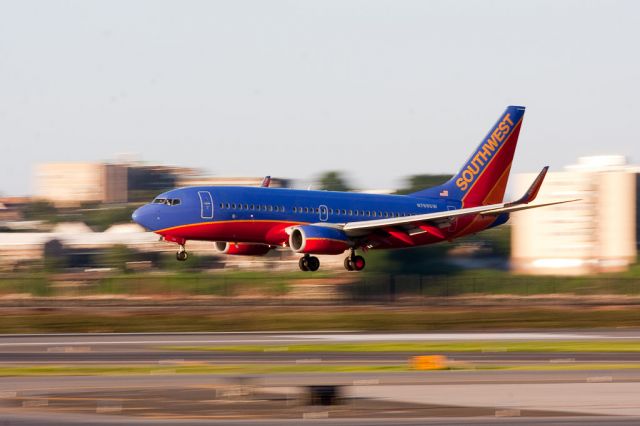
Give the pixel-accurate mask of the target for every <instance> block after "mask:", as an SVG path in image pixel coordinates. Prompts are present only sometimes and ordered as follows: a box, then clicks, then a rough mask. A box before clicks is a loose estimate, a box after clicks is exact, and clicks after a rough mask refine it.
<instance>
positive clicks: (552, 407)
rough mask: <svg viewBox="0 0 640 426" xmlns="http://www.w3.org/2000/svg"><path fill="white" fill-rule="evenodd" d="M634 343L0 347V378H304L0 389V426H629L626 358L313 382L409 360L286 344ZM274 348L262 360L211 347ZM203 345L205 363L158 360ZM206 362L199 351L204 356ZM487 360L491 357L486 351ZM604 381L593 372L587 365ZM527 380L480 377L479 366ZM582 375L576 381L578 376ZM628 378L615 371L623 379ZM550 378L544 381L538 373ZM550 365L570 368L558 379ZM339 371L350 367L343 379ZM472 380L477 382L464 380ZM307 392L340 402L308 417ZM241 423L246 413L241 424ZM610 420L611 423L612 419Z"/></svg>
mask: <svg viewBox="0 0 640 426" xmlns="http://www.w3.org/2000/svg"><path fill="white" fill-rule="evenodd" d="M474 341H475V342H514V341H515V342H519V341H522V342H529V341H539V342H549V343H550V344H552V343H553V342H567V341H575V342H605V341H610V342H635V341H639V342H640V332H638V331H635V330H587V331H572V330H567V331H558V332H549V331H539V332H527V333H520V332H506V333H401V334H393V333H358V332H347V333H337V332H333V331H326V332H316V333H299V332H279V333H275V332H272V333H189V334H154V333H150V334H59V335H1V336H0V371H2V369H3V368H9V367H12V366H16V365H18V366H25V365H27V366H29V365H31V366H33V365H35V366H37V365H43V366H46V365H52V364H54V365H68V366H72V367H73V366H82V365H86V366H92V365H112V366H120V365H122V366H127V365H132V364H135V365H145V366H147V365H151V366H153V365H156V366H167V365H168V366H171V365H191V363H197V364H196V365H201V364H202V365H217V366H224V365H245V364H246V365H256V364H257V365H276V366H285V367H286V366H288V365H293V366H295V365H304V366H308V367H309V370H308V372H293V373H291V372H279V373H277V374H243V373H229V374H225V373H218V374H175V373H171V371H167V370H162V371H160V372H159V373H154V372H153V371H151V372H150V373H149V374H144V375H139V374H138V375H132V374H117V373H115V374H114V375H99V376H55V377H54V376H33V377H27V376H20V375H18V376H4V377H1V378H0V384H1V386H0V420H2V421H3V422H2V423H1V424H3V425H14V424H15V425H36V424H38V425H40V424H44V425H56V424H87V423H91V424H97V425H111V424H134V425H138V424H141V425H142V424H144V425H148V424H172V425H174V424H175V425H181V424H184V425H188V424H203V423H206V424H211V423H212V422H213V423H223V424H238V425H245V424H264V425H268V424H297V423H299V422H300V421H301V420H303V419H304V422H305V424H314V425H315V424H348V425H351V424H353V425H360V424H388V423H389V417H388V416H390V415H391V413H395V414H393V423H394V424H406V425H413V424H425V423H428V424H441V425H450V424H479V425H484V424H522V425H539V424H554V425H556V424H560V425H562V424H564V425H577V424H581V425H585V424H586V425H591V424H592V425H595V424H599V425H600V424H620V425H627V424H637V423H639V422H640V399H638V398H637V395H639V394H640V368H637V367H636V365H637V364H640V351H637V352H634V351H618V352H580V351H576V352H571V351H568V352H544V351H543V352H505V351H500V350H497V351H493V352H492V351H489V352H482V351H475V352H450V353H445V354H446V355H447V356H448V358H449V359H450V360H451V361H454V362H459V363H462V364H461V365H473V366H474V367H473V368H476V369H470V368H469V367H464V368H461V369H455V370H450V371H447V370H445V371H402V372H350V371H348V370H347V371H345V372H326V371H322V370H319V372H314V368H316V367H317V366H320V367H322V366H326V365H337V366H344V367H345V368H347V367H349V366H353V368H356V369H357V368H358V366H359V365H365V366H366V365H380V366H384V365H389V366H394V365H407V363H408V360H409V359H410V358H411V357H412V356H414V355H416V353H414V352H395V351H382V352H359V351H352V352H348V351H347V352H331V351H326V350H318V351H311V352H305V353H295V352H289V351H287V350H286V347H287V345H296V344H297V345H299V344H309V343H320V344H326V343H340V344H342V343H346V344H349V343H354V344H357V343H363V342H386V343H393V342H396V343H397V342H474ZM234 345H236V346H237V345H275V347H276V348H277V350H275V351H256V350H253V351H252V350H247V351H233V352H229V351H222V350H215V347H216V346H220V347H224V346H226V347H229V346H234ZM172 346H176V347H180V346H189V347H191V346H195V347H197V346H205V347H207V349H208V350H207V351H193V350H181V349H177V350H168V349H167V347H172ZM209 349H212V350H209ZM494 349H495V348H494ZM598 363H600V364H602V365H605V366H606V365H608V364H611V365H613V364H615V365H616V366H617V367H616V368H606V367H604V368H594V367H593V365H594V364H598ZM493 364H500V365H513V366H518V365H526V366H534V367H536V366H540V367H541V368H542V369H541V370H535V369H534V370H523V371H519V370H495V369H487V370H485V369H483V367H482V366H483V365H487V366H490V365H493ZM581 364H583V365H585V367H584V368H581V367H580V365H581ZM627 364H628V365H629V368H626V367H624V366H625V365H627ZM548 366H552V367H553V368H552V369H551V370H547V368H548ZM564 366H571V368H569V367H567V368H566V369H565V368H564ZM349 368H351V367H349ZM477 368H479V369H477ZM310 386H331V387H335V389H339V391H340V402H339V403H338V404H335V405H330V406H321V405H313V404H309V402H308V401H307V399H306V398H307V396H305V395H307V392H309V389H310ZM251 413H253V414H251ZM619 416H623V417H619Z"/></svg>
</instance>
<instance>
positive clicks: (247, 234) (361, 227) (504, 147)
mask: <svg viewBox="0 0 640 426" xmlns="http://www.w3.org/2000/svg"><path fill="white" fill-rule="evenodd" d="M524 112H525V108H524V107H521V106H509V107H507V109H506V110H505V111H504V113H503V114H502V115H501V116H500V118H499V119H498V121H497V122H496V124H495V125H494V126H493V127H492V128H491V129H490V130H489V133H488V134H487V136H485V138H484V139H482V141H481V142H480V144H479V145H478V147H477V148H476V149H475V150H474V151H472V153H471V156H470V157H469V158H468V159H467V161H466V162H465V163H464V165H463V166H462V168H461V169H460V171H459V172H458V173H457V174H456V175H455V176H453V177H452V178H451V179H450V180H449V181H447V182H445V183H444V184H442V185H438V186H435V187H432V188H428V189H423V190H421V191H418V192H414V193H412V194H409V195H379V194H366V193H352V192H336V191H315V190H298V189H287V188H270V187H269V183H270V177H269V176H267V177H266V178H265V179H264V181H263V183H262V185H261V186H260V187H239V186H226V187H224V186H195V187H186V188H178V189H173V190H170V191H167V192H164V193H162V194H160V195H158V196H157V197H156V198H155V199H154V200H153V201H152V202H151V203H149V204H146V205H144V206H142V207H140V208H138V209H137V210H136V211H135V212H134V213H133V215H132V219H133V220H134V221H135V222H136V223H138V224H140V225H142V226H143V227H144V228H146V229H148V230H150V231H153V232H155V233H156V234H159V235H160V236H161V239H162V240H164V241H167V242H171V243H176V244H178V251H177V253H176V258H177V259H178V260H180V261H184V260H187V257H188V254H187V251H186V249H185V244H186V243H187V241H190V240H204V241H212V242H214V244H215V247H216V249H217V250H218V251H220V252H222V253H225V254H227V255H247V256H261V255H265V254H267V253H268V252H269V251H270V250H271V249H273V248H275V247H279V246H281V247H289V248H290V249H291V250H293V251H294V252H295V253H299V254H301V255H302V256H301V257H300V260H299V262H298V265H299V268H300V269H301V270H302V271H317V270H318V268H319V267H320V261H319V260H318V258H317V257H316V256H315V255H319V254H324V255H339V254H343V253H344V252H345V251H349V254H348V256H347V257H346V258H345V260H344V267H345V269H346V270H348V271H361V270H363V269H364V267H365V259H364V257H363V256H362V255H358V254H357V252H356V251H357V250H359V251H362V252H365V251H367V250H379V249H395V248H406V247H416V246H421V245H425V244H433V243H439V242H443V241H453V240H454V239H456V238H460V237H463V236H465V235H470V234H475V233H478V232H480V231H483V230H486V229H489V228H493V227H496V226H499V225H502V224H504V223H505V222H507V220H508V219H509V214H510V213H512V212H516V211H519V210H525V209H530V208H537V207H544V206H549V205H554V204H560V203H565V202H570V201H575V200H564V201H557V202H552V203H546V204H531V202H532V201H534V200H535V198H536V196H537V194H538V191H539V190H540V187H541V185H542V182H543V180H544V177H545V175H546V173H547V170H548V167H544V168H543V169H542V171H541V172H540V174H539V175H538V176H537V177H536V179H535V180H534V181H533V183H532V184H531V187H530V188H529V189H528V190H527V192H526V193H525V194H524V195H523V196H522V197H521V198H520V199H518V200H516V201H513V202H506V203H505V202H504V201H503V198H504V193H505V189H506V186H507V181H508V179H509V172H510V170H511V163H512V161H513V157H514V153H515V149H516V145H517V142H518V136H519V134H520V129H521V127H522V119H523V117H524Z"/></svg>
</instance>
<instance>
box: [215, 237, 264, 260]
mask: <svg viewBox="0 0 640 426" xmlns="http://www.w3.org/2000/svg"><path fill="white" fill-rule="evenodd" d="M215 246H216V250H218V251H219V252H221V253H224V254H230V255H240V256H264V255H265V254H267V253H268V252H269V250H271V246H268V245H266V244H251V243H226V242H224V241H216V242H215Z"/></svg>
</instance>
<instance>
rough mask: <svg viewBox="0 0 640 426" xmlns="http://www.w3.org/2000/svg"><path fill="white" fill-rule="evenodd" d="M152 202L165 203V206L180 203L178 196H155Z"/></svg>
mask: <svg viewBox="0 0 640 426" xmlns="http://www.w3.org/2000/svg"><path fill="white" fill-rule="evenodd" d="M153 204H166V205H167V206H177V205H178V204H180V199H179V198H156V199H155V200H153Z"/></svg>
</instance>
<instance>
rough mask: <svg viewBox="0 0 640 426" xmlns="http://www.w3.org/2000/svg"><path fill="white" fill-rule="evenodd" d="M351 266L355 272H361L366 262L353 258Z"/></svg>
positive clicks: (362, 259)
mask: <svg viewBox="0 0 640 426" xmlns="http://www.w3.org/2000/svg"><path fill="white" fill-rule="evenodd" d="M351 264H352V265H353V269H354V270H355V271H362V270H363V269H364V267H365V265H366V262H365V261H364V257H362V256H355V257H354V258H353V260H352V261H351Z"/></svg>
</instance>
